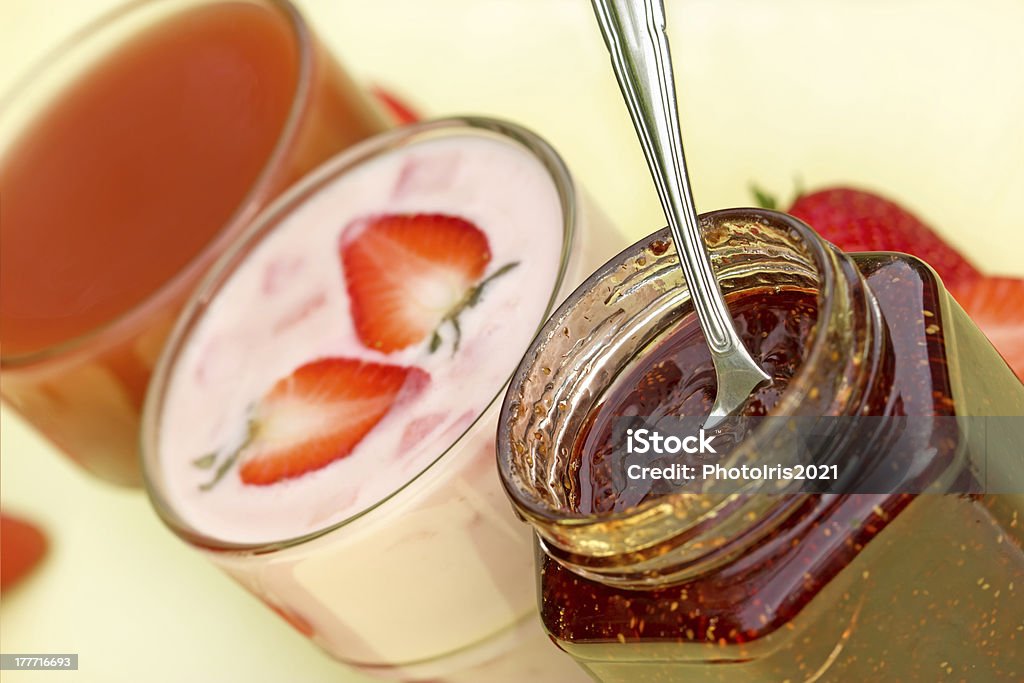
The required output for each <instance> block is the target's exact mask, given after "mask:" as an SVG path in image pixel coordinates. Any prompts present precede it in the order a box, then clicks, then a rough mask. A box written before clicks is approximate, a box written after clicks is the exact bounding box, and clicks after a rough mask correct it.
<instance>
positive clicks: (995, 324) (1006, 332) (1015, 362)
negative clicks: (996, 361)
mask: <svg viewBox="0 0 1024 683" xmlns="http://www.w3.org/2000/svg"><path fill="white" fill-rule="evenodd" d="M956 298H957V301H959V302H960V305H961V306H963V307H964V310H965V311H967V315H969V316H971V319H972V320H974V322H975V323H977V325H978V327H980V328H981V331H982V332H984V333H985V335H986V336H987V337H988V339H989V341H991V342H992V345H993V346H995V347H996V350H997V351H999V353H1000V354H1002V356H1003V358H1005V359H1006V362H1007V364H1009V366H1010V368H1011V369H1012V370H1013V371H1014V372H1015V373H1016V374H1017V377H1019V378H1020V379H1021V381H1024V306H1022V305H1021V301H1024V280H1022V279H1020V278H1012V277H984V278H980V279H978V280H975V281H974V282H972V283H970V284H968V285H965V286H963V287H961V288H960V291H959V293H958V294H957V297H956Z"/></svg>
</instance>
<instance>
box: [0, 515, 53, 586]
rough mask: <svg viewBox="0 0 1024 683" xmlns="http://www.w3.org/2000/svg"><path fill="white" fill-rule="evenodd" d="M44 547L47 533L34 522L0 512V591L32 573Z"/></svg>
mask: <svg viewBox="0 0 1024 683" xmlns="http://www.w3.org/2000/svg"><path fill="white" fill-rule="evenodd" d="M47 547H48V544H47V541H46V536H44V535H43V532H42V531H40V530H39V529H38V528H37V527H36V526H35V525H34V524H31V523H30V522H26V521H24V520H22V519H19V518H17V517H12V516H10V515H7V514H3V515H0V565H2V569H0V591H6V590H9V589H10V588H11V587H12V586H14V584H16V583H18V582H19V581H21V580H22V579H23V578H24V577H25V576H27V575H28V574H29V573H31V571H32V569H33V568H35V566H36V565H38V564H39V561H40V560H42V559H43V556H44V555H46V549H47Z"/></svg>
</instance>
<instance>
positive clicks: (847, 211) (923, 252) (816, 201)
mask: <svg viewBox="0 0 1024 683" xmlns="http://www.w3.org/2000/svg"><path fill="white" fill-rule="evenodd" d="M787 213H789V214H791V215H793V216H796V217H797V218H799V219H800V220H802V221H803V222H805V223H807V224H808V225H810V226H811V227H812V228H814V229H815V230H816V231H817V232H818V233H819V234H820V235H821V236H822V237H824V238H825V239H827V240H828V241H830V242H833V243H835V244H836V245H837V246H839V247H840V248H841V249H843V250H844V251H854V252H855V251H901V252H905V253H908V254H913V255H914V256H917V257H918V258H920V259H922V260H923V261H925V262H926V263H928V265H930V266H931V267H932V268H934V269H935V271H936V272H937V273H938V274H939V277H941V278H942V281H943V283H944V284H945V285H946V286H947V287H950V288H952V289H953V290H954V291H955V290H956V289H957V288H958V287H959V286H961V285H965V284H967V283H970V282H972V281H974V280H975V279H977V278H978V277H980V275H981V273H979V272H978V270H977V269H976V268H975V267H974V266H973V265H971V263H970V262H969V261H968V260H967V259H965V258H964V257H963V256H961V255H960V254H959V253H957V252H956V250H955V249H953V248H952V247H951V246H949V245H948V244H946V243H945V242H944V241H942V238H940V237H939V236H938V235H936V234H935V232H934V231H932V229H931V228H929V227H928V226H927V225H925V224H924V223H923V222H922V221H921V219H920V218H918V217H917V216H915V215H914V214H912V213H910V212H909V211H907V210H906V209H904V208H903V207H901V206H900V205H899V204H897V203H895V202H893V201H890V200H889V199H886V198H885V197H881V196H879V195H877V194H875V193H873V192H866V191H864V190H855V189H852V188H849V187H833V188H828V189H824V190H818V191H817V192H811V193H809V194H802V195H801V196H799V197H797V199H796V201H794V202H793V205H792V206H790V207H789V210H788V211H787Z"/></svg>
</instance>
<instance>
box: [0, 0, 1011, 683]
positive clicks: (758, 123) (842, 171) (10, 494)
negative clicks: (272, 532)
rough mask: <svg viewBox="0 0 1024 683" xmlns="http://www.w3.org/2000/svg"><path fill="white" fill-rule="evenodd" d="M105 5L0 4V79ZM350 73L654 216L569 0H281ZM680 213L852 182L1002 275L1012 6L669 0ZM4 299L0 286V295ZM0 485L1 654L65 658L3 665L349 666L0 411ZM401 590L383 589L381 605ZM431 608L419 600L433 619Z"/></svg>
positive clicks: (132, 677)
mask: <svg viewBox="0 0 1024 683" xmlns="http://www.w3.org/2000/svg"><path fill="white" fill-rule="evenodd" d="M113 4H114V3H113V2H111V1H109V0H61V1H59V2H58V1H56V0H53V1H41V0H0V91H2V90H3V89H5V88H6V87H7V86H8V85H9V84H10V82H11V81H12V80H13V79H14V78H15V77H16V76H17V75H19V74H20V73H21V72H22V71H23V70H24V69H25V68H26V67H27V65H29V64H30V63H31V62H32V61H33V60H34V59H35V58H37V57H38V56H39V55H40V54H41V53H42V51H44V50H45V49H46V48H48V47H50V46H52V45H53V44H54V43H55V42H56V41H57V40H59V39H60V38H61V37H63V36H66V35H67V34H68V33H69V32H70V31H71V30H72V29H73V28H74V27H76V26H78V25H80V24H81V23H82V22H83V21H84V20H86V19H87V18H90V17H92V16H95V15H96V14H98V13H99V12H100V11H102V10H103V9H104V8H105V7H109V6H112V5H113ZM299 4H300V6H301V7H302V9H303V10H304V11H305V12H306V14H307V15H308V17H309V18H310V20H311V22H312V23H313V25H314V26H315V27H316V30H317V31H318V32H319V33H320V35H322V36H323V38H324V39H325V41H326V42H327V43H328V44H329V45H330V46H331V47H332V48H333V49H334V50H335V51H336V53H337V54H338V55H339V56H340V57H341V58H342V59H343V60H344V61H345V62H346V63H347V64H348V65H349V67H350V68H351V69H352V71H354V72H355V73H356V74H357V75H358V76H359V77H361V78H363V79H366V80H372V81H375V82H377V83H380V84H383V85H386V86H388V87H390V88H392V89H394V90H395V91H396V92H399V93H401V94H403V95H404V96H406V97H407V98H408V99H409V101H410V102H411V103H413V104H414V105H415V106H417V107H419V108H420V109H421V110H422V111H423V112H426V113H428V114H431V115H435V114H436V115H439V114H448V113H482V114H490V115H494V116H501V117H505V118H508V119H512V120H514V121H517V122H520V123H523V124H525V125H527V126H529V127H531V128H533V129H535V130H536V131H537V132H539V133H541V134H542V135H543V136H545V137H547V138H548V139H549V140H550V141H551V142H552V143H553V144H554V145H555V147H556V148H558V149H559V150H560V151H561V152H562V153H563V154H564V156H565V158H566V160H567V162H568V164H569V166H570V168H571V169H572V170H573V171H574V173H575V174H576V175H577V177H578V178H579V179H580V180H581V182H582V184H583V185H585V186H586V187H587V188H588V189H589V190H590V192H591V194H592V195H593V196H594V197H596V199H597V201H598V203H599V204H600V205H601V206H602V207H603V209H604V210H605V211H606V212H607V213H608V215H609V216H610V217H611V218H612V219H613V220H614V221H615V222H617V223H618V224H619V225H620V226H621V227H622V228H623V230H624V231H625V232H627V233H628V234H629V235H631V236H633V237H636V238H639V237H640V236H642V235H643V234H645V233H647V232H650V231H652V230H654V229H656V228H658V227H660V226H661V225H662V224H663V219H662V217H661V211H660V207H659V206H658V203H657V200H656V198H655V196H654V192H653V190H652V189H651V186H650V183H649V181H648V178H647V172H646V170H645V167H644V164H643V160H642V157H641V156H640V153H639V151H638V147H637V145H636V143H635V142H634V139H633V137H632V130H631V128H630V124H629V121H628V118H627V116H626V114H625V110H624V109H623V107H622V105H621V103H620V102H619V99H618V97H619V96H618V90H617V88H616V86H615V83H614V81H613V79H612V77H611V73H610V69H609V67H608V65H607V59H606V56H605V53H604V49H603V45H602V44H601V41H600V38H599V36H598V35H597V32H596V27H595V25H594V23H593V19H592V17H591V14H590V6H589V3H588V2H586V1H585V0H372V1H371V0H303V1H301V2H300V3H299ZM668 11H669V21H670V25H671V37H672V39H673V47H674V49H675V57H676V62H677V76H678V79H679V81H680V85H681V87H682V97H683V101H682V104H681V111H682V115H683V118H684V123H685V141H686V144H687V151H688V157H689V161H690V167H691V175H692V177H693V180H694V186H695V188H696V194H697V202H698V208H699V209H701V210H709V209H714V208H721V207H726V206H737V205H748V204H749V203H750V198H749V194H748V192H747V184H748V183H749V182H750V181H754V180H756V181H757V182H759V183H760V184H762V185H763V186H765V187H767V188H768V189H770V190H773V191H775V192H777V193H779V194H781V195H784V196H788V195H789V194H790V193H791V191H792V188H793V179H794V178H795V177H797V176H799V177H800V178H801V179H802V180H803V182H804V183H805V184H806V185H807V186H809V187H815V186H818V185H820V184H823V183H832V182H852V183H857V184H860V185H866V186H868V187H873V188H876V189H880V190H884V191H886V192H887V193H889V194H891V195H893V196H895V197H898V198H900V199H901V200H903V201H904V203H905V204H907V205H908V206H910V207H912V208H913V209H915V210H917V211H918V212H919V213H920V214H921V215H923V216H924V217H925V218H927V219H928V220H929V221H930V222H932V224H934V225H935V226H936V228H937V229H939V230H940V231H941V232H942V233H943V234H944V235H946V236H947V237H948V238H949V239H950V240H952V241H954V242H955V243H956V244H957V245H958V246H959V247H960V248H961V249H962V250H963V251H964V253H966V254H967V255H969V256H970V257H971V258H973V259H974V260H975V261H976V262H977V263H978V264H980V265H981V266H982V267H983V268H984V269H986V270H989V271H992V272H1004V273H1009V274H1016V275H1024V246H1022V245H1024V238H1022V236H1021V235H1022V232H1021V231H1022V227H1024V220H1022V219H1021V212H1022V209H1024V123H1022V122H1024V80H1022V78H1021V76H1020V73H1021V72H1022V69H1024V42H1022V41H1021V33H1022V30H1024V3H1021V2H1019V0H976V1H973V2H968V1H967V0H964V1H962V2H953V1H952V0H904V1H889V0H857V1H853V0H851V1H849V2H842V1H841V0H836V1H834V2H823V1H821V0H775V1H774V2H771V1H769V0H676V1H670V2H669V8H668ZM5 295H10V293H5ZM0 427H2V435H0V437H2V438H0V448H2V453H3V457H2V488H0V492H2V500H3V505H4V507H5V508H6V509H9V510H11V511H17V512H19V513H22V514H24V515H27V516H30V517H31V518H33V519H35V520H38V521H39V522H40V523H42V524H43V525H44V526H45V527H46V529H47V531H48V533H49V535H50V537H51V539H52V541H53V546H52V551H51V554H50V556H49V558H48V559H47V561H46V563H45V565H44V566H43V567H42V570H41V571H40V572H38V573H37V574H36V575H35V576H34V577H32V579H31V580H30V581H28V582H27V583H25V584H24V585H22V586H21V587H20V588H19V589H18V590H15V591H13V592H11V593H10V594H9V595H7V596H5V597H4V600H3V604H2V606H0V620H2V626H0V650H2V651H4V652H77V653H79V654H80V656H81V657H80V667H81V668H80V670H79V671H78V672H77V673H45V672H31V673H27V672H22V673H20V674H15V673H13V672H3V680H4V681H5V683H6V681H11V683H14V682H15V681H33V682H35V681H40V682H41V681H49V680H58V681H67V680H81V681H136V680H145V681H191V680H199V681H203V680H211V681H212V680H218V681H292V680H302V681H335V682H339V681H357V680H362V679H361V678H360V677H359V676H357V675H356V674H353V673H351V672H348V671H347V670H346V669H344V668H343V667H341V666H339V665H337V664H334V663H333V662H331V661H330V660H328V659H327V658H326V657H325V656H323V655H321V654H320V652H319V651H318V650H317V649H316V648H315V647H313V646H311V645H309V644H308V643H307V642H306V641H305V640H304V639H303V638H301V637H300V636H298V635H296V634H295V633H293V632H292V631H291V630H290V628H289V627H288V626H286V625H285V624H284V623H283V622H282V621H281V620H279V619H278V618H277V617H276V616H274V615H273V614H271V613H270V612H269V611H268V610H266V609H265V608H264V607H263V606H261V605H260V604H259V603H258V602H256V601H255V600H253V599H252V598H250V597H249V596H248V595H247V594H245V593H243V591H242V590H241V589H240V588H238V587H236V586H235V585H234V584H233V583H231V582H230V581H229V580H228V579H227V578H226V577H224V576H222V575H221V574H219V573H218V572H217V571H216V570H214V569H213V567H212V566H209V565H207V564H206V563H205V562H204V561H203V560H202V559H201V558H199V557H198V556H196V555H194V554H193V553H191V552H190V551H188V550H187V548H186V547H185V546H184V545H183V544H181V543H180V542H178V541H177V539H176V538H175V537H173V536H172V534H171V533H170V532H168V531H167V530H166V529H165V528H164V527H163V526H161V524H160V523H159V522H158V520H157V518H156V516H155V515H154V514H153V512H152V511H151V510H150V508H149V506H148V504H147V502H146V500H145V498H144V497H143V495H142V494H141V493H139V492H134V491H124V490H117V489H113V488H110V487H108V486H106V485H104V484H101V483H99V482H97V481H94V480H92V479H90V478H89V477H87V476H85V475H84V474H83V473H81V472H79V471H78V470H77V469H75V468H74V467H72V466H71V465H70V464H69V463H68V462H67V461H65V460H64V459H62V458H60V457H58V456H57V455H55V454H54V453H53V452H51V450H50V449H49V448H48V447H47V446H46V445H45V444H43V443H42V442H41V441H40V440H39V439H38V438H37V437H36V436H35V435H34V434H33V433H31V432H30V431H29V430H28V429H27V428H26V427H24V426H23V424H22V423H20V422H19V421H18V420H17V418H16V417H14V416H13V415H12V414H11V411H9V410H7V409H3V410H2V415H0ZM398 607H400V606H397V605H387V604H382V609H396V608H398ZM444 619H445V616H444V615H443V614H439V615H438V620H441V621H443V620H444Z"/></svg>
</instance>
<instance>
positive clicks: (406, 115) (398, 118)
mask: <svg viewBox="0 0 1024 683" xmlns="http://www.w3.org/2000/svg"><path fill="white" fill-rule="evenodd" d="M370 92H371V93H373V96H374V97H376V98H377V100H378V101H379V102H380V103H381V104H382V105H383V106H384V109H385V110H386V111H387V113H388V115H390V116H391V118H392V119H394V121H395V123H396V124H398V125H399V126H404V125H406V124H409V123H416V122H417V121H419V120H420V116H419V114H417V113H416V112H415V111H413V109H412V107H410V106H409V105H408V104H406V103H405V102H403V101H402V100H401V99H399V98H398V96H397V95H395V94H394V93H392V92H390V91H388V90H385V89H384V88H382V87H380V86H373V87H371V88H370Z"/></svg>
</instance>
